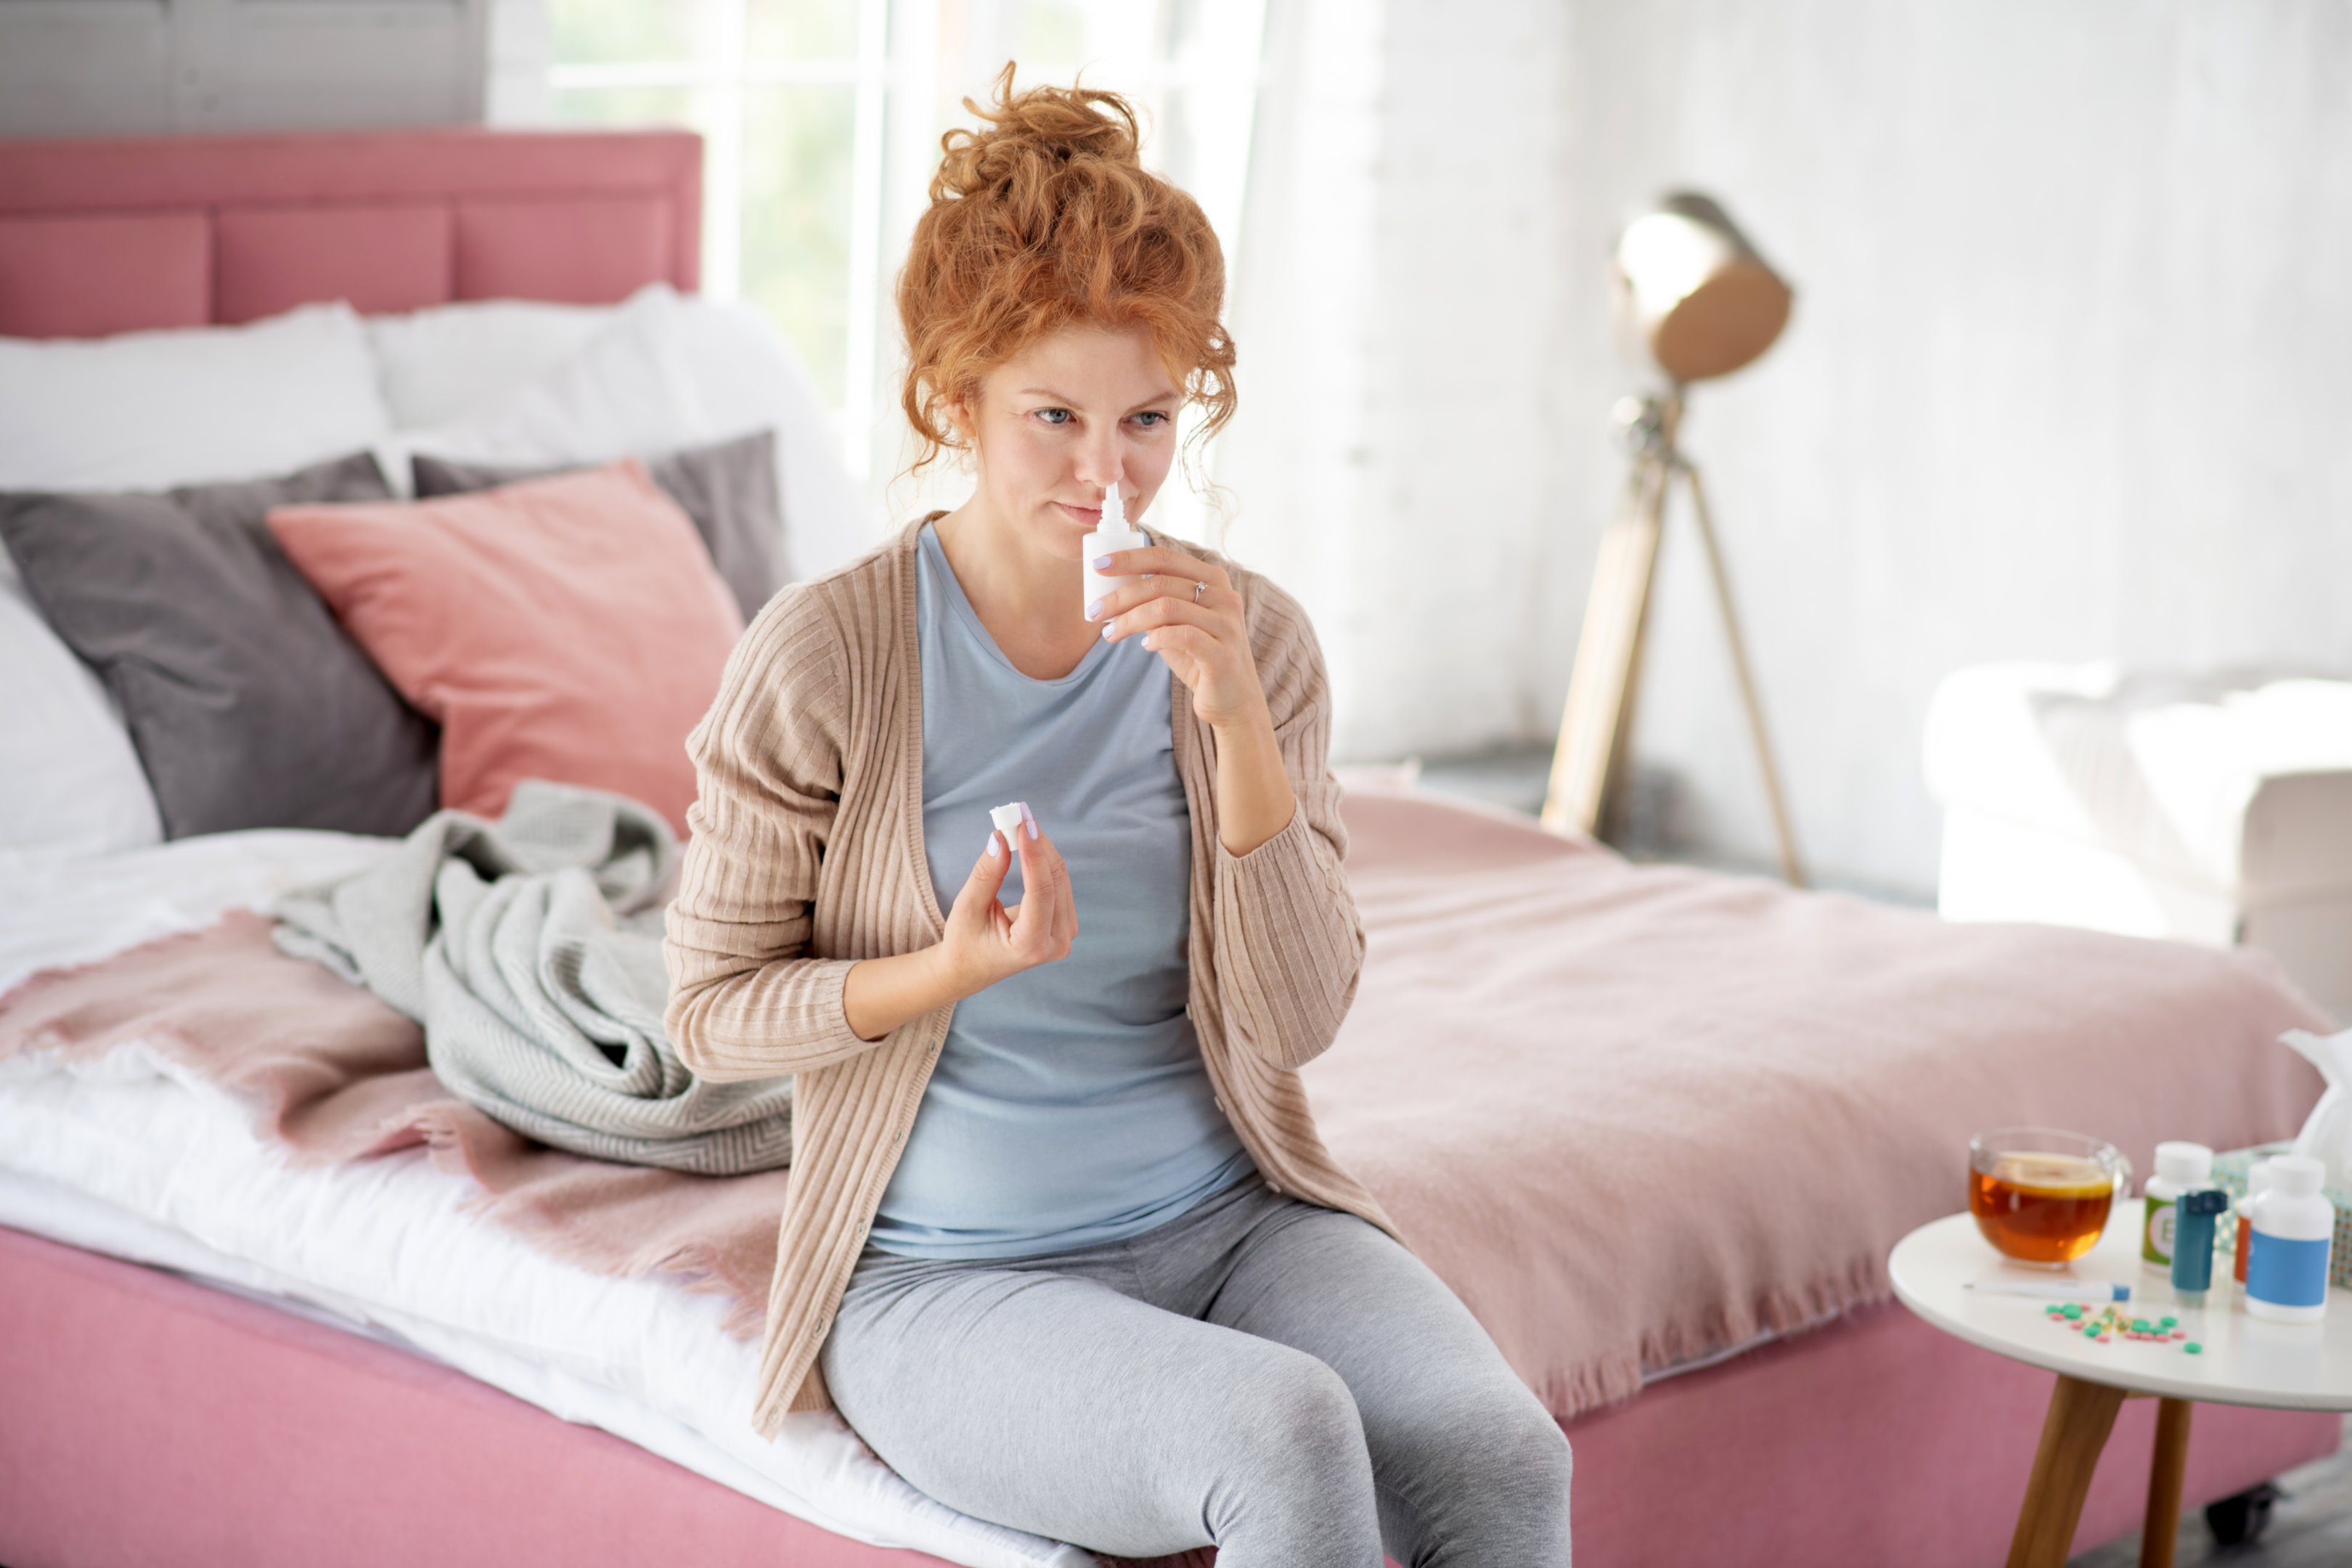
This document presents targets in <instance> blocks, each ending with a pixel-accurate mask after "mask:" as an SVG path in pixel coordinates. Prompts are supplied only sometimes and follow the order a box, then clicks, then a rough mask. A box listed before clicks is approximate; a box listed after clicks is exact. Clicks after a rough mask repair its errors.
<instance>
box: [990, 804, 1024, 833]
mask: <svg viewBox="0 0 2352 1568" xmlns="http://www.w3.org/2000/svg"><path fill="white" fill-rule="evenodd" d="M988 820H989V821H991V822H992V823H994V824H996V830H997V831H998V832H999V833H1002V834H1003V835H1004V842H1006V843H1007V844H1011V843H1014V842H1016V841H1017V840H1018V838H1019V837H1020V834H1021V803H1020V802H1019V801H1017V800H1016V801H1013V803H1012V804H1010V805H993V806H991V807H989V809H988Z"/></svg>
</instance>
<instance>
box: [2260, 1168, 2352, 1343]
mask: <svg viewBox="0 0 2352 1568" xmlns="http://www.w3.org/2000/svg"><path fill="white" fill-rule="evenodd" d="M2270 1165H2271V1185H2270V1191H2268V1192H2266V1193H2264V1194H2263V1195H2262V1196H2261V1197H2259V1198H2256V1199H2255V1200H2254V1202H2253V1208H2252V1215H2253V1222H2254V1223H2253V1230H2252V1235H2251V1236H2249V1237H2247V1240H2248V1241H2249V1242H2250V1243H2251V1244H2252V1245H2251V1246H2250V1247H2249V1249H2248V1253H2247V1257H2246V1310H2247V1311H2249V1312H2252V1314H2253V1315H2254V1316H2255V1317H2257V1318H2268V1319H2270V1320H2271V1321H2273V1322H2277V1323H2315V1322H2317V1321H2319V1320H2320V1319H2321V1318H2322V1317H2324V1316H2326V1312H2327V1254H2328V1248H2329V1246H2330V1244H2331V1243H2332V1242H2333V1241H2334V1239H2335V1237H2336V1205H2334V1204H2331V1203H2329V1202H2328V1201H2327V1198H2326V1195H2325V1194H2322V1193H2321V1192H2320V1190H2319V1188H2320V1184H2321V1183H2322V1182H2324V1181H2325V1180H2326V1176H2327V1167H2326V1165H2325V1164H2324V1163H2321V1162H2319V1161H2317V1160H2314V1159H2310V1158H2307V1157H2305V1156H2303V1155H2299V1154H2281V1155H2279V1156H2278V1157H2277V1158H2275V1159H2273V1161H2271V1163H2270Z"/></svg>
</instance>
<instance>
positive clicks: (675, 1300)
mask: <svg viewBox="0 0 2352 1568" xmlns="http://www.w3.org/2000/svg"><path fill="white" fill-rule="evenodd" d="M388 842H389V841H386V840H377V839H365V838H355V837H348V836H344V835H340V834H325V833H302V832H286V831H269V832H254V833H236V834H221V835H216V836H213V837H204V838H193V839H183V840H180V841H178V842H176V843H173V844H167V845H163V846H162V847H157V848H153V849H146V850H139V851H135V852H132V853H130V854H125V855H118V856H112V857H109V858H104V859H101V860H95V861H83V862H79V863H78V864H75V865H72V866H68V867H56V868H48V869H45V870H38V871H30V872H20V873H11V874H8V875H7V876H5V878H0V910H5V911H7V912H6V914H5V917H0V990H5V989H6V988H7V987H9V986H12V985H14V984H16V982H17V981H19V980H21V979H22V978H24V977H25V976H26V974H28V973H32V972H33V971H34V970H35V969H37V968H41V967H44V966H47V965H50V964H56V963H85V962H89V961H90V960H93V959H97V958H101V957H104V956H106V955H107V954H109V953H110V952H118V951H121V949H122V948H124V947H128V946H131V945H133V944H135V943H137V942H144V941H147V940H150V939H152V938H153V937H156V936H162V935H165V934H168V933H170V932H172V931H185V930H192V929H194V928H196V927H199V926H202V925H205V924H206V923H208V922H210V921H212V920H214V919H215V918H217V917H218V916H219V915H220V914H221V913H223V912H225V911H226V910H230V909H234V908H239V907H255V908H263V909H266V908H267V907H268V900H270V899H271V898H272V897H274V896H275V895H277V894H278V893H280V892H283V891H285V890H287V889H290V888H293V887H296V886H299V885H301V884H303V883H306V882H310V881H313V880H316V879H320V878H322V877H327V876H332V875H335V874H338V873H341V872H343V871H347V870H352V869H355V868H359V867H361V866H363V865H365V864H367V863H368V862H369V861H370V860H371V859H372V858H373V857H374V856H376V855H377V854H380V853H381V852H382V851H383V848H384V847H385V846H386V844H387V843H388ZM247 1123H248V1115H247V1111H246V1110H245V1109H244V1108H243V1107H241V1106H239V1105H237V1104H236V1103H234V1102H233V1101H231V1100H228V1099H227V1098H226V1096H224V1095H222V1094H221V1093H219V1092H218V1091H216V1090H215V1089H212V1088H211V1087H210V1086H209V1085H207V1084H205V1082H204V1081H203V1080H201V1079H195V1078H194V1077H193V1076H192V1075H188V1074H186V1073H184V1072H182V1071H181V1070H180V1069H178V1068H175V1067H174V1066H173V1064H172V1063H170V1062H169V1061H166V1060H165V1059H163V1058H162V1057H160V1056H159V1055H157V1054H155V1053H154V1052H152V1051H150V1050H149V1049H147V1048H146V1047H144V1046H142V1045H141V1044H138V1043H136V1042H133V1043H131V1044H129V1045H125V1046H123V1047H121V1048H119V1049H117V1050H115V1051H113V1052H110V1054H108V1055H107V1056H106V1057H104V1058H100V1059H98V1060H95V1061H88V1062H81V1063H77V1064H72V1065H67V1064H65V1063H62V1062H60V1061H58V1059H57V1058H55V1057H54V1056H51V1055H49V1054H47V1053H33V1054H28V1055H25V1056H20V1057H18V1058H15V1059H13V1060H9V1061H5V1062H0V1225H6V1226H14V1227H16V1228H17V1229H20V1230H26V1231H31V1232H34V1233H36V1234H38V1235H42V1236H47V1237H53V1238H55V1239H57V1240H59V1241H64V1242H68V1243H69V1244H71V1245H74V1246H77V1247H87V1248H89V1249H91V1250H93V1251H98V1252H104V1253H109V1254H111V1255H113V1256H115V1257H120V1258H130V1259H131V1260H133V1261H136V1262H140V1263H146V1264H152V1265H156V1266H159V1267H163V1268H172V1269H175V1270H178V1271H180V1272H182V1273H184V1274H186V1275H189V1276H192V1277H194V1278H196V1279H204V1280H207V1281H212V1282H215V1283H217V1284H220V1285H222V1286H224V1287H226V1288H229V1289H237V1290H240V1291H242V1292H244V1293H247V1294H249V1295H253V1296H257V1297H259V1298H261V1299H264V1300H271V1301H274V1302H278V1303H280V1304H283V1305H286V1306H288V1307H289V1309H290V1310H303V1311H305V1312H306V1314H307V1315H310V1316H314V1317H320V1318H322V1319H323V1320H324V1321H331V1322H333V1323H336V1324H338V1325H339V1326H341V1327H344V1328H348V1329H351V1330H352V1331H357V1332H362V1333H369V1334H372V1335H373V1336H374V1337H376V1338H379V1339H383V1340H386V1341H389V1342H394V1343H396V1344H400V1345H403V1346H404V1347H406V1348H408V1349H410V1350H412V1351H415V1352H420V1353H423V1354H425V1355H427V1356H430V1357H433V1358H436V1359H437V1360H440V1361H443V1362H446V1363H448V1364H449V1365H451V1366H454V1367H456V1368H457V1369H458V1370H460V1371H462V1372H465V1373H469V1374H471V1375H472V1376H475V1377H478V1378H480V1379H481V1380H482V1381H483V1382H485V1383H488V1384H492V1385H494V1386H496V1387H499V1388H502V1389H504V1390H506V1391H507V1392H508V1393H509V1394H515V1395H517V1396H518V1397H520V1398H522V1399H526V1400H529V1401H530V1403H532V1404H534V1405H539V1406H541V1408H542V1409H545V1410H548V1411H550V1412H551V1413H553V1414H554V1415H560V1416H562V1418H563V1419H565V1420H567V1421H576V1422H582V1423H584V1424H586V1425H589V1426H599V1427H602V1428H604V1430H606V1431H608V1432H612V1433H614V1434H615V1435H616V1436H621V1437H624V1438H626V1439H628V1440H629V1441H631V1442H634V1443H636V1444H638V1445H640V1446H641V1447H645V1448H646V1449H649V1450H651V1451H652V1452H654V1453H656V1454H659V1455H661V1456H663V1457H664V1458H668V1459H670V1460H673V1461H675V1462H676V1463H677V1464H680V1465H683V1466H685V1467H686V1468H688V1469H690V1470H694V1471H696V1472H698V1473H699V1474H701V1475H705V1476H708V1477H709V1478H710V1479H713V1480H716V1481H719V1482H720V1483H722V1484H724V1485H726V1486H730V1487H732V1488H734V1489H736V1490H738V1491H740V1492H742V1493H744V1494H745V1495H746V1496H749V1497H752V1498H755V1499H757V1500H760V1501H761V1502H764V1503H766V1504H768V1505H770V1506H771V1507H773V1508H776V1509H780V1510H783V1511H784V1512H787V1513H791V1514H793V1515H796V1516H798V1517H799V1518H802V1519H804V1520H807V1521H811V1522H812V1523H814V1524H818V1525H822V1526H823V1527H824V1528H825V1529H827V1530H831V1531H835V1532H837V1533H839V1534H842V1535H845V1536H848V1537H850V1538H852V1539H854V1540H857V1541H862V1542H870V1543H872V1544H875V1545H877V1546H892V1547H911V1548H915V1549H917V1550H920V1551H923V1552H930V1553H932V1554H934V1555H936V1556H939V1557H943V1558H946V1559H948V1560H950V1562H955V1563H968V1564H971V1565H972V1568H999V1565H1007V1568H1010V1565H1014V1564H1022V1565H1027V1564H1051V1565H1054V1568H1090V1565H1091V1564H1092V1563H1093V1561H1094V1560H1093V1558H1092V1557H1091V1556H1090V1555H1089V1554H1087V1553H1086V1552H1081V1551H1079V1550H1077V1549H1076V1548H1075V1547H1070V1546H1064V1545H1058V1544H1056V1543H1055V1542H1050V1541H1045V1540H1042V1539H1040V1538H1038V1537H1035V1536H1031V1535H1024V1534H1023V1533H1021V1532H1019V1531H1011V1530H1005V1529H1003V1528H1000V1527H998V1526H995V1525H990V1524H983V1523H982V1522H981V1521H977V1520H974V1519H971V1518H969V1517H967V1516H965V1515H963V1514H961V1513H958V1512H956V1511H955V1510H951V1509H949V1508H947V1507H945V1506H944V1505H942V1504H940V1503H938V1502H935V1501H933V1500H930V1499H929V1498H927V1497H924V1496H923V1495H922V1494H921V1493H919V1492H918V1491H916V1490H915V1489H913V1488H912V1487H910V1486H908V1484H907V1483H906V1482H905V1481H903V1480H901V1479H898V1476H897V1475H896V1474H894V1473H893V1472H892V1471H891V1470H889V1469H888V1468H887V1467H886V1466H884V1465H883V1464H882V1463H881V1462H880V1461H879V1460H877V1459H876V1458H874V1457H873V1455H872V1454H871V1453H869V1452H868V1451H867V1450H866V1447H865V1446H864V1445H863V1444H862V1443H860V1442H859V1441H858V1440H857V1438H856V1436H855V1435H854V1434H853V1433H851V1431H850V1430H849V1428H848V1427H847V1426H845V1424H843V1423H842V1421H841V1420H840V1419H839V1418H838V1417H837V1416H835V1415H830V1414H822V1415H794V1416H792V1417H790V1418H789V1420H788V1423H787V1426H786V1429H785V1431H784V1433H783V1435H782V1436H781V1437H780V1438H778V1439H777V1440H776V1441H774V1442H768V1441H766V1440H765V1439H762V1438H761V1437H760V1436H758V1435H757V1434H756V1433H755V1432H753V1431H752V1429H751V1424H750V1415H751V1392H752V1388H753V1385H754V1373H755V1370H756V1350H755V1347H754V1346H752V1345H749V1344H745V1343H743V1342H739V1341H737V1340H734V1339H731V1338H730V1337H729V1336H728V1335H727V1334H726V1333H725V1332H724V1331H723V1330H722V1328H721V1326H720V1325H721V1322H722V1321H723V1319H724V1318H725V1316H726V1313H727V1310H728V1303H727V1302H726V1301H725V1300H723V1299H721V1298H719V1297H717V1296H713V1295H698V1294H693V1293H690V1292H688V1291H687V1290H685V1289H681V1288H679V1287H678V1286H677V1285H675V1284H672V1283H669V1282H667V1281H664V1280H661V1279H608V1278H606V1277H604V1276H602V1275H596V1274H591V1273H588V1272H586V1271H584V1270H583V1269H581V1268H576V1267H573V1266H572V1265H570V1264H567V1263H564V1262H561V1261H559V1260H557V1259H555V1258H550V1257H548V1256H546V1255H544V1254H542V1253H541V1252H539V1251H536V1250H534V1249H533V1248H532V1247H530V1246H529V1245H528V1244H527V1243H525V1242H524V1241H522V1240H521V1239H520V1238H519V1237H515V1236H513V1235H511V1234H509V1233H508V1232H505V1231H503V1230H499V1229H498V1228H496V1227H494V1226H491V1225H490V1224H489V1223H488V1222H487V1221H485V1220H481V1219H478V1218H475V1217H472V1216H470V1215H467V1214H465V1213H464V1212H463V1205H464V1204H465V1202H466V1200H467V1198H468V1197H469V1196H471V1195H472V1194H473V1193H474V1192H475V1190H476V1189H475V1187H474V1184H473V1183H472V1182H471V1180H470V1179H469V1178H467V1177H464V1176H460V1175H454V1174H451V1173H445V1172H443V1171H440V1170H438V1169H436V1167H435V1166H434V1165H433V1163H432V1162H431V1160H430V1158H429V1157H428V1156H427V1155H426V1153H425V1152H424V1151H423V1150H421V1149H412V1150H407V1151H404V1152H400V1153H396V1154H392V1155H387V1156H383V1157H380V1158H375V1159H370V1160H363V1161H358V1162H354V1163H348V1164H343V1165H338V1166H332V1167H329V1168H327V1169H324V1170H310V1171H295V1170H290V1169H289V1168H288V1166H287V1164H286V1162H285V1161H284V1159H283V1158H282V1157H281V1156H280V1154H279V1152H278V1150H277V1149H276V1148H275V1147H274V1146H271V1145H267V1144H264V1143H262V1142H259V1141H257V1139H256V1138H255V1137H254V1135H253V1134H252V1132H251V1131H249V1128H248V1125H247Z"/></svg>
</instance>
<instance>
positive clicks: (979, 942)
mask: <svg viewBox="0 0 2352 1568" xmlns="http://www.w3.org/2000/svg"><path fill="white" fill-rule="evenodd" d="M1036 826H1037V822H1036V818H1035V817H1034V816H1032V817H1029V818H1028V819H1027V820H1026V821H1024V823H1023V825H1022V829H1021V831H1020V832H1018V833H1016V834H1015V835H1013V837H1014V839H1015V843H1014V845H1013V849H1014V850H1015V851H1016V852H1017V853H1018V854H1019V855H1020V857H1021V886H1022V889H1023V892H1022V898H1021V902H1020V903H1019V904H1018V905H1017V906H1015V907H1014V908H1013V909H1009V910H1008V909H1006V908H1005V907H1004V906H1003V904H1001V903H999V902H998V901H997V898H996V895H997V894H998V892H999V891H1001V890H1002V889H1003V887H1004V879H1005V877H1006V876H1007V875H1009V874H1010V873H1011V872H1012V869H1013V857H1012V856H1011V855H1009V854H1007V853H1006V852H1005V844H1004V840H1003V837H1002V836H1001V835H1000V834H998V833H997V831H996V830H995V829H994V828H990V829H989V830H988V847H987V849H986V850H985V851H983V852H982V855H981V858H980V859H979V861H978V862H977V863H975V864H974V865H973V867H972V868H971V876H970V877H968V878H966V879H964V884H963V890H962V891H961V892H959V893H958V894H956V900H955V907H954V908H953V909H950V910H949V911H948V926H947V931H946V933H945V934H944V935H942V936H941V937H940V940H939V941H937V942H933V943H932V944H931V945H930V946H929V947H927V948H924V949H922V950H921V951H919V952H902V953H899V954H897V955H896V956H894V957H890V958H869V959H866V960H864V961H862V962H860V963H854V964H851V965H850V967H849V973H848V975H847V976H846V977H845V979H844V980H843V982H842V989H841V1010H842V1014H843V1016H844V1018H845V1021H846V1022H847V1023H848V1025H849V1028H850V1032H851V1033H852V1034H854V1035H856V1037H858V1038H859V1039H861V1040H878V1039H880V1038H881V1037H883V1036H885V1035H887V1034H888V1033H889V1032H890V1031H891V1030H893V1029H895V1028H897V1027H898V1026H899V1025H901V1024H904V1023H906V1022H908V1020H909V1019H913V1018H919V1017H921V1016H923V1015H924V1014H926V1013H929V1012H932V1011H934V1010H935V1009H938V1008H940V1007H944V1006H947V1005H949V1004H950V1003H953V1002H961V1001H962V1000H963V999H964V998H965V997H967V996H970V995H971V994H973V993H975V992H979V991H985V990H987V989H988V988H989V987H990V986H992V985H993V984H996V983H997V982H998V981H1000V980H1003V979H1004V978H1005V977H1006V976H1008V975H1013V974H1018V973H1021V972H1022V971H1023V970H1024V969H1034V968H1036V967H1037V965H1039V964H1041V963H1055V962H1056V961H1058V960H1061V959H1065V958H1067V957H1069V956H1070V943H1071V942H1072V941H1073V940H1074V939H1075V938H1076V936H1077V934H1078V910H1077V905H1076V904H1075V903H1074V902H1072V901H1071V898H1070V872H1069V868H1067V867H1066V866H1064V865H1063V864H1062V855H1061V851H1059V850H1057V849H1055V847H1054V841H1053V840H1052V839H1050V838H1048V837H1045V835H1044V834H1043V833H1038V832H1036ZM1033 833H1034V834H1035V837H1032V834H1033Z"/></svg>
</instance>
